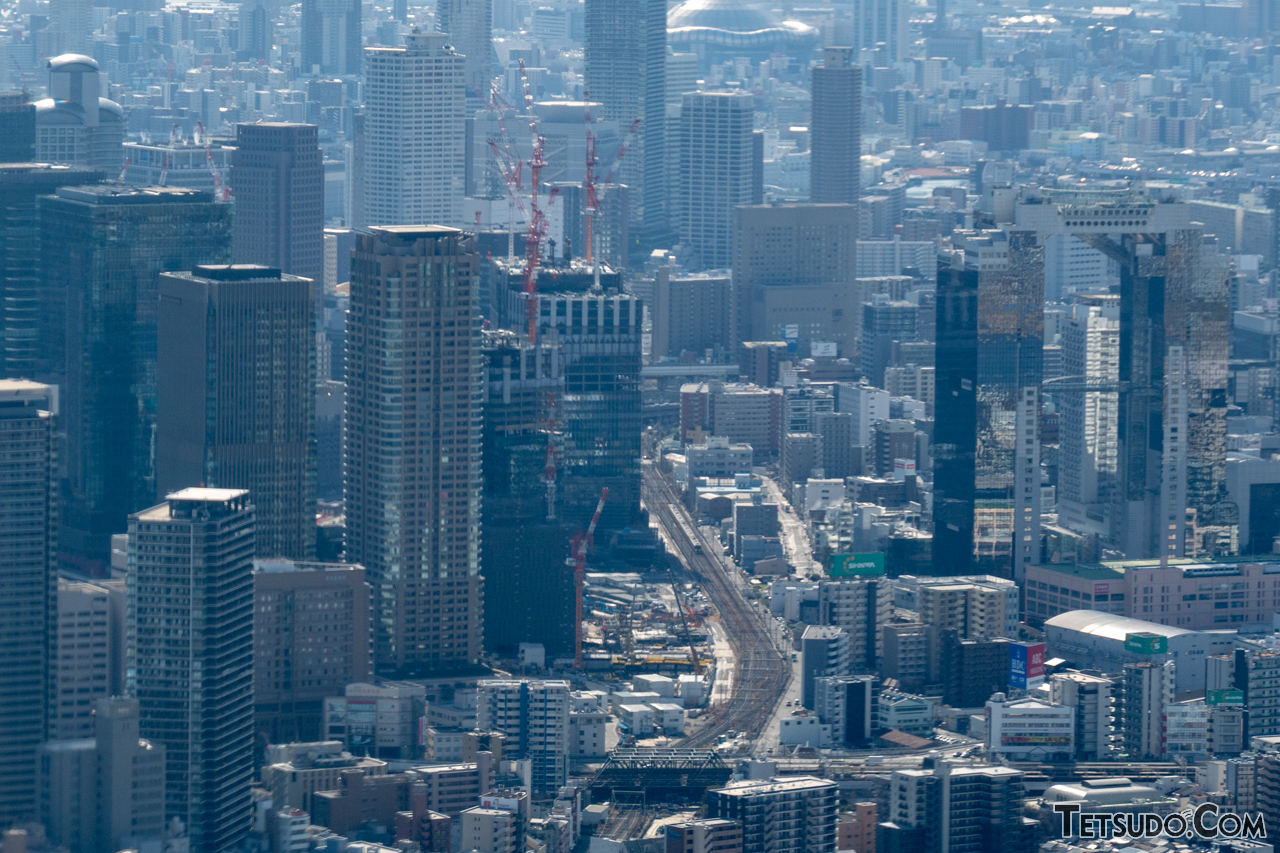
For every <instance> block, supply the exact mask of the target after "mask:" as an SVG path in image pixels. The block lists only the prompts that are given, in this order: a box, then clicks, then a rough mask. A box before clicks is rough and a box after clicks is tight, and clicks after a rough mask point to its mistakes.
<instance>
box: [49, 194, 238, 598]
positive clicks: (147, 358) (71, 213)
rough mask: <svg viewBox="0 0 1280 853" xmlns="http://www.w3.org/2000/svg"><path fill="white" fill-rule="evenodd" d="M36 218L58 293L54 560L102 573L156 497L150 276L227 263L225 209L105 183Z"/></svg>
mask: <svg viewBox="0 0 1280 853" xmlns="http://www.w3.org/2000/svg"><path fill="white" fill-rule="evenodd" d="M39 210H40V233H41V252H42V254H43V257H44V276H45V279H46V280H47V281H52V282H65V283H66V287H67V300H66V305H67V309H66V310H67V315H66V316H67V324H66V352H67V360H66V364H67V375H66V398H65V400H64V411H65V413H66V415H65V417H66V428H67V445H66V446H67V464H66V477H67V481H66V487H65V496H66V501H67V503H66V508H65V511H64V517H63V528H62V529H63V532H62V534H60V537H59V538H60V546H61V550H62V552H63V556H62V559H64V560H65V561H69V562H71V563H74V564H75V565H76V566H77V567H79V568H80V569H81V570H82V571H83V572H84V573H86V574H89V575H91V576H105V572H106V566H107V565H108V561H109V558H110V554H111V550H110V547H111V535H112V534H113V533H122V532H124V530H125V528H126V526H127V522H126V519H127V517H128V514H129V513H131V512H136V511H138V510H140V509H144V508H146V507H148V506H151V505H152V503H153V502H154V501H155V499H156V482H155V464H154V453H155V444H154V439H155V436H154V432H155V417H156V317H157V314H158V311H159V306H160V296H159V279H160V273H162V272H164V271H166V270H189V269H192V268H193V267H195V266H197V265H199V264H219V263H226V262H227V261H229V260H230V257H229V255H230V249H231V215H232V211H231V206H230V205H226V204H215V203H214V201H213V199H212V198H211V197H210V196H209V194H208V193H203V192H198V191H196V190H188V189H180V188H175V187H148V188H145V189H132V188H124V187H117V186H107V185H100V186H82V187H63V188H61V189H59V190H58V192H57V195H56V196H55V197H43V198H41V199H40V201H39ZM199 482H200V481H199V480H197V481H195V482H194V483H189V484H188V485H198V484H199Z"/></svg>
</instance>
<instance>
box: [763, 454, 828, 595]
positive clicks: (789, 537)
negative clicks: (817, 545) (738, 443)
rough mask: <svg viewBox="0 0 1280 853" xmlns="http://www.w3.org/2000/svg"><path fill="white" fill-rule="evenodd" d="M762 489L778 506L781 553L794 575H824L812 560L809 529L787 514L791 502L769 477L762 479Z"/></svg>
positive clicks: (789, 513)
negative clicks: (792, 568) (792, 569)
mask: <svg viewBox="0 0 1280 853" xmlns="http://www.w3.org/2000/svg"><path fill="white" fill-rule="evenodd" d="M761 480H762V481H763V482H764V489H765V491H766V492H768V493H769V496H770V497H771V498H772V499H773V500H774V501H776V502H777V504H778V524H779V526H780V527H781V537H780V538H781V539H782V552H783V554H785V555H786V558H787V562H789V563H790V564H791V565H792V567H794V568H795V572H796V574H798V575H800V576H801V577H804V576H806V575H809V574H814V573H816V574H820V575H821V574H825V572H823V570H822V565H821V564H820V563H818V562H817V561H816V560H814V559H813V545H812V544H811V543H810V542H809V529H808V528H807V527H806V526H805V524H804V522H803V521H801V520H800V518H799V517H798V516H797V515H796V514H795V512H789V511H788V510H790V509H791V502H790V501H789V500H787V498H786V497H785V496H784V495H783V494H782V488H781V487H780V486H779V485H778V484H777V483H776V482H775V481H774V480H772V479H770V478H769V477H762V478H761Z"/></svg>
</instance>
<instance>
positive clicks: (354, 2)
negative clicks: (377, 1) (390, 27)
mask: <svg viewBox="0 0 1280 853" xmlns="http://www.w3.org/2000/svg"><path fill="white" fill-rule="evenodd" d="M360 13H361V7H360V0H305V2H304V3H303V4H302V72H303V73H304V74H311V73H314V72H315V71H316V70H318V71H319V73H320V74H325V75H334V76H338V77H354V76H356V75H358V74H359V73H360V71H361V70H362V69H361V62H362V60H363V58H364V57H363V45H362V41H361V32H360V30H361V22H360Z"/></svg>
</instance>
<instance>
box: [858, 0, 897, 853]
mask: <svg viewBox="0 0 1280 853" xmlns="http://www.w3.org/2000/svg"><path fill="white" fill-rule="evenodd" d="M910 23H911V18H910V12H909V11H908V6H907V4H906V3H904V2H902V0H856V2H855V3H854V5H853V50H854V52H855V53H854V55H855V56H857V55H858V52H860V51H874V52H876V53H878V54H880V55H881V56H882V57H883V60H884V61H885V62H888V63H894V62H903V61H905V60H906V59H907V58H908V56H909V54H908V53H907V51H908V45H909V38H910V34H911V26H910ZM858 853H863V851H862V849H861V848H859V850H858Z"/></svg>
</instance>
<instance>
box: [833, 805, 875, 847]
mask: <svg viewBox="0 0 1280 853" xmlns="http://www.w3.org/2000/svg"><path fill="white" fill-rule="evenodd" d="M878 814H879V812H878V809H877V806H876V804H875V803H873V802H869V803H854V804H853V814H852V816H850V815H849V814H848V813H846V814H845V815H844V816H843V817H844V819H843V820H841V821H840V822H839V823H837V824H836V849H837V850H856V851H858V853H876V825H877V824H878V823H879V822H880V820H879V817H878Z"/></svg>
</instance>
